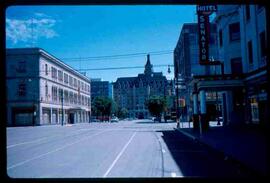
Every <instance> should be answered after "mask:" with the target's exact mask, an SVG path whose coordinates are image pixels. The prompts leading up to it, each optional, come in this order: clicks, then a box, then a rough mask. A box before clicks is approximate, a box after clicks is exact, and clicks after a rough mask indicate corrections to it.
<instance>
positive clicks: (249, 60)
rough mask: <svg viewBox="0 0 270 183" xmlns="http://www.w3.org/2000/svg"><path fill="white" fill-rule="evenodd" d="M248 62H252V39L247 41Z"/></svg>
mask: <svg viewBox="0 0 270 183" xmlns="http://www.w3.org/2000/svg"><path fill="white" fill-rule="evenodd" d="M248 62H249V64H253V52H252V41H249V42H248Z"/></svg>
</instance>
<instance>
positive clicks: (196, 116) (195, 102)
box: [192, 92, 199, 130]
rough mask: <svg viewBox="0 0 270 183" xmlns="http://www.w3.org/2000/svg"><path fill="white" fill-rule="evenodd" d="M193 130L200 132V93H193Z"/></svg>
mask: <svg viewBox="0 0 270 183" xmlns="http://www.w3.org/2000/svg"><path fill="white" fill-rule="evenodd" d="M192 118H193V129H194V130H199V113H198V93H196V92H193V116H192Z"/></svg>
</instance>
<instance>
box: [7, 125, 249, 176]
mask: <svg viewBox="0 0 270 183" xmlns="http://www.w3.org/2000/svg"><path fill="white" fill-rule="evenodd" d="M175 127H176V124H175V123H153V122H152V121H150V120H134V121H120V122H118V123H90V124H89V123H82V124H75V125H69V126H57V125H52V126H39V127H11V128H7V174H8V176H9V177H12V178H106V177H117V178H119V177H140V178H144V177H253V174H252V173H251V172H249V171H246V170H244V169H242V168H241V167H239V166H237V165H235V164H233V163H232V162H229V161H226V160H224V157H222V156H220V155H218V154H217V153H215V152H212V151H211V150H210V149H208V148H207V147H204V146H201V145H200V144H198V143H196V142H194V141H193V140H191V139H189V138H188V137H186V136H184V135H182V134H181V133H180V132H178V131H176V130H174V128H175Z"/></svg>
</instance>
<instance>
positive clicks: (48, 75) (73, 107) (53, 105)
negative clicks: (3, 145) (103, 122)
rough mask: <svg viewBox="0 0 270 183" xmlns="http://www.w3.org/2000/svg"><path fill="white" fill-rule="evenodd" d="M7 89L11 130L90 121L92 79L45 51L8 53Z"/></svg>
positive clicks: (21, 49)
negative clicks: (22, 127) (13, 128)
mask: <svg viewBox="0 0 270 183" xmlns="http://www.w3.org/2000/svg"><path fill="white" fill-rule="evenodd" d="M6 86H7V88H6V91H7V125H8V126H19V125H45V124H62V122H63V124H67V123H79V122H88V121H89V116H90V112H91V106H90V105H91V102H90V100H91V98H90V80H89V78H87V77H86V76H84V75H82V74H80V73H79V72H77V71H75V70H74V69H73V68H72V67H70V66H68V65H67V64H65V63H63V62H62V61H61V60H59V59H57V58H56V57H54V56H53V55H51V54H49V53H47V52H46V51H44V50H43V49H40V48H14V49H7V50H6ZM63 114H64V115H63ZM62 117H63V118H62Z"/></svg>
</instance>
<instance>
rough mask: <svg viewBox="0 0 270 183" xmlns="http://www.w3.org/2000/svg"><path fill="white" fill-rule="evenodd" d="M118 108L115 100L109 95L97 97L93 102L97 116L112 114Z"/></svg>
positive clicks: (93, 108) (93, 109) (94, 112)
mask: <svg viewBox="0 0 270 183" xmlns="http://www.w3.org/2000/svg"><path fill="white" fill-rule="evenodd" d="M116 110H117V106H116V104H115V102H114V101H113V100H112V99H111V98H108V97H103V96H101V97H96V98H95V99H94V100H93V102H92V111H93V114H94V115H96V116H110V115H111V114H112V113H113V112H115V111H116Z"/></svg>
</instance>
